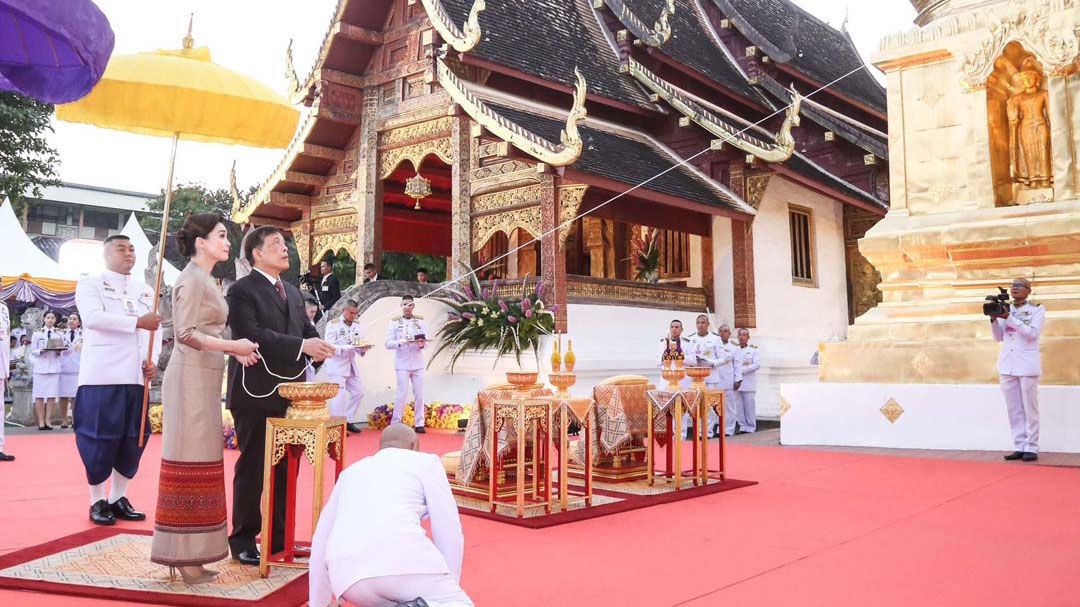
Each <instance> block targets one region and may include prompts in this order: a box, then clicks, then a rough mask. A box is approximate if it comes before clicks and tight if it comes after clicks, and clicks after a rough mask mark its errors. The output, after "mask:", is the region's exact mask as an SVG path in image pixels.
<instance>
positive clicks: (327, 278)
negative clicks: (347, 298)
mask: <svg viewBox="0 0 1080 607" xmlns="http://www.w3.org/2000/svg"><path fill="white" fill-rule="evenodd" d="M319 272H320V273H321V274H322V283H321V284H319V293H318V295H319V303H320V304H322V309H323V311H324V312H329V311H330V308H333V307H334V304H336V303H337V301H338V300H339V299H341V283H340V282H338V278H337V276H334V265H333V264H332V263H330V260H329V259H324V260H322V261H320V262H319Z"/></svg>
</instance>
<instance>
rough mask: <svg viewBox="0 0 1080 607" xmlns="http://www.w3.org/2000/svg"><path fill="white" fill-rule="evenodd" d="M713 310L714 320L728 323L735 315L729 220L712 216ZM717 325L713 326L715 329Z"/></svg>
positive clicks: (733, 268)
mask: <svg viewBox="0 0 1080 607" xmlns="http://www.w3.org/2000/svg"><path fill="white" fill-rule="evenodd" d="M712 233H713V272H715V273H716V275H715V276H714V277H713V301H715V302H716V309H715V310H713V315H714V318H715V319H716V320H715V321H714V323H715V322H717V321H719V322H727V323H730V322H731V319H732V318H734V317H735V285H734V284H733V283H732V278H731V276H732V272H734V271H735V265H734V261H733V259H732V255H731V220H730V219H728V218H727V217H713V219H712ZM716 328H717V327H715V326H714V327H713V329H714V330H715V329H716Z"/></svg>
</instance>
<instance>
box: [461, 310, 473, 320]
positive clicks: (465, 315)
mask: <svg viewBox="0 0 1080 607" xmlns="http://www.w3.org/2000/svg"><path fill="white" fill-rule="evenodd" d="M461 317H462V318H464V319H465V320H472V319H474V318H476V314H473V313H472V312H464V313H462V315H461Z"/></svg>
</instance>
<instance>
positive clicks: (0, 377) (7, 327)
mask: <svg viewBox="0 0 1080 607" xmlns="http://www.w3.org/2000/svg"><path fill="white" fill-rule="evenodd" d="M12 337H14V335H11V314H10V313H9V312H8V307H7V304H5V303H4V302H2V301H0V462H10V461H11V460H13V459H15V456H14V455H8V454H7V453H4V417H5V414H6V412H5V411H4V390H5V388H6V384H7V378H8V372H9V371H10V367H11V349H10V345H11V344H10V342H11V338H12Z"/></svg>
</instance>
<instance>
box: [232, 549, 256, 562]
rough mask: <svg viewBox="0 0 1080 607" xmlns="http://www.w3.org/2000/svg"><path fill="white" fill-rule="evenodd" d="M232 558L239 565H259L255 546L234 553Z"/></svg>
mask: <svg viewBox="0 0 1080 607" xmlns="http://www.w3.org/2000/svg"><path fill="white" fill-rule="evenodd" d="M232 560H234V561H236V562H237V563H240V564H241V565H251V566H253V567H258V566H259V551H258V550H257V549H255V548H252V549H251V550H245V551H243V552H241V553H240V554H234V555H233V557H232Z"/></svg>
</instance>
